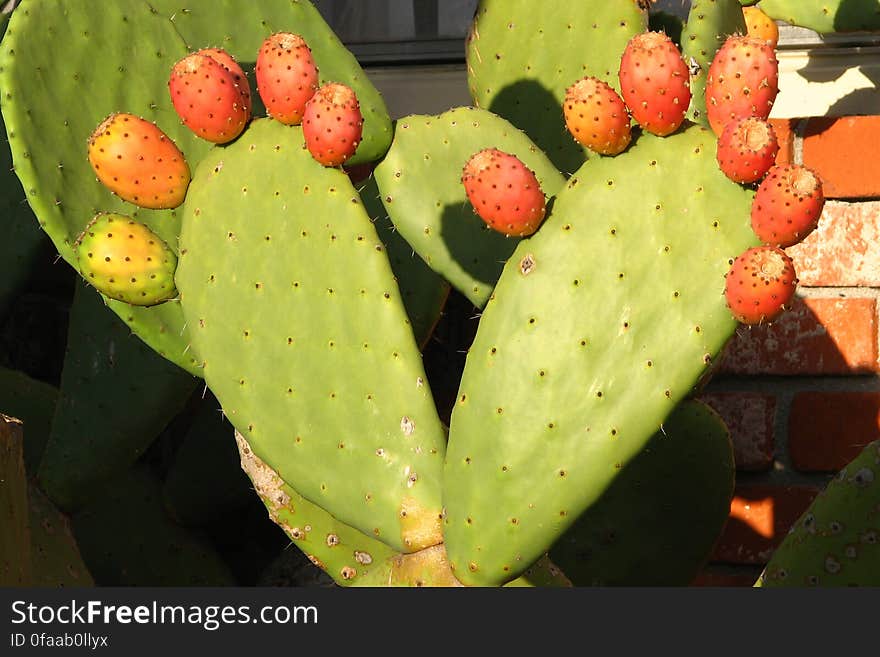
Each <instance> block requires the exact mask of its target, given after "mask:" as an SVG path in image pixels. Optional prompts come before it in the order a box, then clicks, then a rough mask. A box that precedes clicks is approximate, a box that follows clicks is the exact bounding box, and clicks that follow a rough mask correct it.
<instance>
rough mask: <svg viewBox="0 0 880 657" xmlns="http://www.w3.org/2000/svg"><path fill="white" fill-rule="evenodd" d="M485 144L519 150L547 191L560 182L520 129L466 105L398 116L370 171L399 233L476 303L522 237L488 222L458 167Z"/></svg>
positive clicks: (482, 299) (489, 288)
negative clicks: (506, 233)
mask: <svg viewBox="0 0 880 657" xmlns="http://www.w3.org/2000/svg"><path fill="white" fill-rule="evenodd" d="M560 112H561V110H560ZM560 116H561V114H560ZM561 120H562V119H560V121H561ZM483 148H498V149H499V150H502V151H505V152H508V153H512V154H514V155H516V156H517V157H518V158H519V159H520V160H522V161H523V162H524V163H525V164H526V166H528V167H529V168H530V169H531V170H532V171H534V172H535V175H536V176H537V178H538V181H539V182H540V183H541V187H542V188H543V190H544V194H545V195H546V196H547V197H551V196H553V195H554V194H556V192H557V191H559V189H561V188H562V186H563V185H564V184H565V180H564V179H563V177H562V175H561V174H560V173H559V172H558V171H556V169H555V167H554V166H553V164H552V163H551V162H550V161H549V160H548V159H547V157H546V156H545V155H544V154H543V153H542V152H541V151H540V150H539V149H538V148H537V147H536V146H535V145H534V144H533V143H532V141H531V140H530V139H529V138H528V137H526V136H525V135H524V134H523V133H522V132H521V131H520V130H519V129H517V128H515V127H513V126H512V125H510V123H508V122H507V121H505V120H504V119H502V118H500V117H498V116H495V115H494V114H492V113H491V112H487V111H485V110H478V109H472V108H463V107H462V108H456V109H453V110H450V111H448V112H444V113H443V114H440V115H439V116H408V117H406V118H403V119H400V120H398V121H397V123H396V126H395V135H394V142H393V143H392V145H391V148H390V149H389V151H388V153H387V155H386V156H385V159H384V160H382V162H381V163H380V164H379V165H378V166H377V167H376V171H375V174H374V175H375V177H376V182H377V183H378V184H379V191H380V192H381V194H382V202H383V203H384V204H385V209H386V210H387V212H388V215H389V216H390V217H391V220H392V221H393V222H394V225H395V226H397V229H398V230H399V231H400V234H401V235H403V237H404V238H405V239H406V241H407V242H409V243H410V244H411V245H412V246H413V248H414V249H415V250H416V252H418V254H419V255H421V257H422V259H423V260H424V261H425V262H427V263H428V265H430V266H431V268H433V269H434V271H436V272H438V273H439V274H440V275H441V276H443V277H444V278H445V279H446V280H448V281H449V282H450V283H452V285H453V286H455V288H456V289H458V290H459V291H460V292H461V293H462V294H464V295H465V296H466V297H467V298H468V300H470V301H471V303H473V304H474V305H475V306H478V307H482V306H484V305H485V304H486V301H487V300H488V299H489V295H490V294H492V289H493V288H494V287H495V282H496V281H497V280H498V276H500V274H501V269H502V267H503V266H504V262H505V261H506V260H507V258H508V257H509V256H510V254H511V253H513V251H514V249H515V248H516V245H517V243H518V241H519V240H518V239H516V238H509V237H505V236H504V235H501V234H500V233H497V232H495V231H493V230H490V229H489V228H488V227H487V226H486V225H485V224H484V223H483V221H482V220H481V219H480V218H479V217H478V216H476V215H475V214H474V211H473V208H472V207H471V205H470V203H469V202H468V200H467V194H466V193H465V189H464V185H462V183H461V172H462V169H463V168H464V165H465V163H466V162H467V161H468V158H470V156H471V155H473V154H474V153H476V152H477V151H479V150H481V149H483Z"/></svg>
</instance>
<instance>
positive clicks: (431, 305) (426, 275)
mask: <svg viewBox="0 0 880 657" xmlns="http://www.w3.org/2000/svg"><path fill="white" fill-rule="evenodd" d="M355 186H356V187H358V191H359V192H360V195H361V201H362V202H363V204H364V209H365V210H366V211H367V214H368V215H369V216H370V219H371V220H372V221H373V225H375V226H376V233H377V234H378V236H379V239H381V240H382V243H383V244H384V245H385V250H386V252H387V253H388V260H389V261H390V262H391V270H392V271H393V272H394V277H395V278H396V279H397V285H398V286H399V287H400V296H401V297H403V305H404V307H405V308H406V314H407V315H408V316H409V321H410V323H411V324H412V328H413V333H414V334H415V336H416V342H418V343H419V346H420V347H422V348H424V346H425V344H426V343H427V342H428V339H429V338H430V337H431V333H432V332H433V331H434V326H435V325H436V324H437V322H438V321H439V319H440V315H441V314H442V313H443V306H444V305H445V304H446V299H447V298H448V297H449V283H447V282H446V281H445V280H444V279H443V278H442V277H441V276H440V275H438V274H437V273H436V272H434V270H433V269H431V268H430V267H429V266H428V265H427V264H425V261H424V260H422V259H421V258H420V257H419V256H418V254H416V252H415V251H413V248H412V247H411V246H410V245H409V242H407V241H406V240H405V239H404V238H403V236H402V235H401V234H400V232H399V231H398V230H397V228H396V227H395V226H394V224H393V223H392V222H391V218H390V217H389V216H388V213H387V212H386V211H385V206H384V205H383V204H382V200H381V198H380V192H379V188H378V187H377V185H376V179H375V177H373V176H370V177H369V178H368V179H367V180H364V181H361V182H359V183H357V184H356V185H355Z"/></svg>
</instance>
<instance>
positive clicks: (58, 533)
mask: <svg viewBox="0 0 880 657" xmlns="http://www.w3.org/2000/svg"><path fill="white" fill-rule="evenodd" d="M28 495H29V499H30V526H31V563H32V564H33V580H32V586H40V587H47V588H48V587H51V588H58V587H62V586H67V587H70V586H93V585H94V581H93V580H92V575H91V573H89V569H88V568H86V565H85V564H84V563H83V560H82V555H80V553H79V546H77V544H76V540H75V539H74V538H73V533H72V532H71V531H70V522H69V521H68V519H67V517H66V516H64V514H62V513H61V512H60V511H59V510H58V509H56V508H55V505H53V504H52V502H50V501H49V498H47V497H46V496H45V495H44V494H43V492H42V491H41V490H40V489H39V488H37V487H36V486H33V485H31V486H28Z"/></svg>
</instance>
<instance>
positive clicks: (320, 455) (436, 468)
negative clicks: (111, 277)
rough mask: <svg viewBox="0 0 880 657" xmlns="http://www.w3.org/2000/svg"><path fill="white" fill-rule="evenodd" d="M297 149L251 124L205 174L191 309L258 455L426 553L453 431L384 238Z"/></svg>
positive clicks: (183, 268) (199, 343)
mask: <svg viewBox="0 0 880 657" xmlns="http://www.w3.org/2000/svg"><path fill="white" fill-rule="evenodd" d="M300 133H301V129H300V128H299V127H286V126H282V125H280V124H279V123H277V122H275V121H271V120H269V119H261V120H258V121H254V122H253V123H252V124H251V127H250V128H249V129H248V132H247V133H246V136H245V138H243V139H239V140H238V141H237V142H236V143H234V144H233V145H232V146H229V147H227V148H222V149H217V150H215V151H214V152H213V153H212V154H211V155H210V156H209V157H207V158H206V159H205V160H203V162H202V163H201V164H200V165H199V168H198V169H197V171H196V173H195V176H194V177H193V182H192V184H191V185H190V189H189V196H188V198H187V201H186V204H185V211H184V226H183V228H184V230H183V235H182V238H183V239H182V242H181V256H180V264H179V266H178V270H177V287H178V289H179V290H180V293H181V300H182V305H183V307H184V310H185V313H186V317H187V319H188V322H189V324H190V326H192V327H193V331H194V339H195V341H196V342H195V346H196V351H197V353H199V354H200V356H201V358H202V359H203V361H202V365H203V368H204V369H203V374H204V376H205V380H206V381H207V382H208V385H209V386H210V388H211V390H212V391H213V392H214V394H215V395H216V396H217V398H218V399H219V400H220V403H221V404H222V405H223V410H224V412H225V413H226V416H227V417H228V418H229V419H230V421H231V422H232V424H233V425H234V426H235V427H236V428H237V429H238V430H239V431H241V433H242V434H243V435H244V436H245V437H246V438H247V440H248V442H249V443H250V445H251V447H252V448H253V450H254V453H255V454H256V455H257V456H259V457H260V458H261V459H262V460H263V461H265V462H266V463H268V464H269V465H270V466H271V467H272V468H273V469H274V470H276V471H277V472H278V474H279V475H280V476H281V477H283V479H284V480H285V481H286V482H288V483H289V484H291V485H292V486H294V487H295V488H296V490H297V491H299V492H300V493H301V494H302V495H303V496H304V497H305V498H307V499H309V500H310V501H312V502H313V503H315V504H318V505H319V506H321V507H323V508H325V509H327V511H329V512H330V513H331V514H333V515H334V516H335V517H336V518H338V519H339V520H341V521H342V522H345V523H347V524H350V525H353V526H355V527H357V528H358V529H360V530H361V531H364V532H365V533H368V534H370V535H375V536H377V537H378V538H379V539H380V540H383V541H385V542H387V543H388V544H389V545H391V546H392V547H394V548H395V549H399V550H413V549H419V548H420V547H424V546H425V544H428V545H432V544H434V543H435V542H437V541H438V540H439V534H440V526H439V520H438V516H439V513H440V508H441V506H440V474H441V470H442V461H443V454H444V449H445V437H444V432H443V428H442V426H441V424H440V420H439V418H438V417H437V411H436V408H435V407H434V404H433V399H432V395H431V391H430V389H429V387H428V383H427V381H426V378H425V373H424V369H423V366H422V362H421V356H420V354H419V350H418V346H417V345H416V343H415V340H414V338H413V333H412V330H411V328H410V326H409V320H408V319H407V317H406V311H405V310H404V307H403V303H402V301H401V299H400V293H399V291H398V287H397V283H396V282H395V280H394V276H393V274H392V271H391V266H390V264H389V262H388V258H387V256H386V255H385V249H384V247H383V246H382V244H381V242H380V241H379V238H378V237H377V235H376V230H375V228H374V226H373V224H372V222H371V221H370V219H369V217H368V216H367V213H366V212H365V211H364V208H363V205H362V203H361V201H360V198H359V197H358V194H357V191H356V190H355V189H354V188H353V187H352V185H351V183H350V182H349V178H348V176H347V175H346V174H345V173H343V172H342V171H341V170H338V169H330V168H325V167H322V166H321V165H319V164H318V163H317V162H315V161H314V159H312V157H311V155H309V153H308V151H306V150H304V149H302V148H300V147H299V146H298V144H299V143H301V142H300V138H299V137H298V135H299V134H300ZM232 309H234V311H232V312H231V310H232Z"/></svg>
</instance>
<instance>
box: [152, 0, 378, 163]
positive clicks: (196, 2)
mask: <svg viewBox="0 0 880 657" xmlns="http://www.w3.org/2000/svg"><path fill="white" fill-rule="evenodd" d="M147 1H148V2H149V4H150V5H151V6H152V7H154V8H155V9H156V10H157V11H158V12H159V14H160V15H162V16H165V17H168V18H170V19H171V22H172V23H173V24H174V27H175V28H176V29H177V31H178V32H179V33H180V35H181V36H182V37H183V39H184V40H185V41H186V44H187V47H188V48H189V49H190V50H199V49H201V48H207V47H220V48H224V49H225V50H227V51H228V52H229V53H231V54H232V55H233V56H234V57H235V58H236V59H237V60H238V61H239V63H240V64H241V65H242V66H243V68H244V69H245V70H246V71H249V70H253V64H254V61H255V60H256V57H257V53H258V52H259V50H260V45H261V44H262V43H263V40H264V39H265V38H266V37H268V36H269V35H270V34H272V33H273V32H294V33H296V34H299V35H300V36H302V37H303V38H304V39H305V40H306V43H308V45H309V48H311V50H312V56H313V57H314V58H315V63H316V64H317V66H318V70H319V75H320V83H321V84H324V83H326V82H341V83H343V84H346V85H348V86H350V87H351V88H352V89H354V91H355V93H356V94H357V97H358V102H359V103H360V106H361V113H362V114H363V116H364V132H363V136H362V138H361V143H360V145H359V146H358V149H357V152H356V153H355V154H354V155H353V156H352V157H351V159H350V160H348V161H347V162H346V165H355V164H359V163H363V162H374V161H376V160H378V159H379V158H380V157H382V155H384V154H385V151H387V150H388V147H389V146H390V144H391V135H392V133H391V119H390V117H389V116H388V109H387V108H386V106H385V101H384V99H383V98H382V96H381V94H380V93H379V91H378V90H377V89H376V87H375V86H373V84H372V82H370V80H369V78H367V75H366V74H365V73H364V71H363V69H361V66H360V64H358V62H357V60H356V59H355V57H354V55H353V54H352V53H351V52H349V51H348V49H346V48H345V46H344V45H343V44H342V42H340V41H339V37H337V36H336V34H335V33H334V32H333V30H332V29H331V28H330V26H329V25H327V23H326V22H325V21H324V19H323V18H322V17H321V14H320V13H319V12H318V10H317V9H315V7H314V6H313V5H312V3H310V2H308V0H296V1H293V2H290V1H289V2H279V1H278V0H248V2H241V1H240V0H147ZM251 88H252V91H253V93H252V96H253V98H254V100H255V101H259V94H258V93H256V89H255V87H254V83H253V79H252V83H251ZM260 111H262V107H260V106H257V107H256V109H255V114H256V113H257V112H260Z"/></svg>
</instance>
